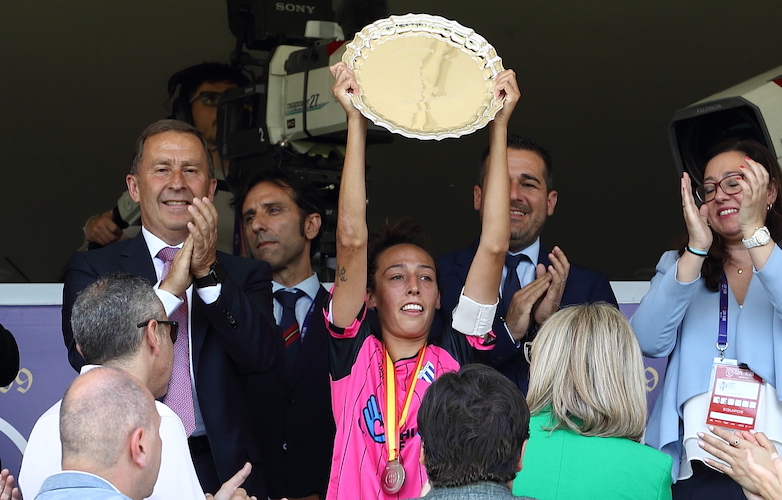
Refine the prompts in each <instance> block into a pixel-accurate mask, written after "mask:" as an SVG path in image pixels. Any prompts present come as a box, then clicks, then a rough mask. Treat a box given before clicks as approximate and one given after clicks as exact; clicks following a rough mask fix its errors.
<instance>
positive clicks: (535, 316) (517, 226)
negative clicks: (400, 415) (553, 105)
mask: <svg viewBox="0 0 782 500" xmlns="http://www.w3.org/2000/svg"><path fill="white" fill-rule="evenodd" d="M488 154H489V152H488V150H487V151H485V152H484V154H483V159H482V162H481V170H480V176H479V184H478V185H476V186H475V187H474V188H473V205H474V207H475V209H476V210H481V184H482V183H483V176H484V172H485V163H486V158H487V157H488ZM508 170H509V175H510V181H511V213H510V218H511V237H510V246H509V249H508V256H507V258H506V269H505V271H503V281H502V285H501V288H500V304H499V307H498V308H497V317H496V319H495V322H494V333H495V334H496V336H497V344H496V345H495V347H494V349H493V350H492V351H491V353H490V354H489V355H488V358H487V362H488V364H490V365H492V366H494V367H495V368H497V369H498V370H499V371H500V372H502V373H503V374H504V375H505V376H506V377H508V378H509V379H510V380H511V381H513V382H515V383H516V385H518V387H519V388H520V389H521V390H522V391H523V392H524V393H526V392H527V387H528V384H529V378H528V377H529V362H528V361H527V360H526V359H525V357H524V356H523V354H522V353H523V349H522V347H523V340H527V341H531V340H532V338H533V337H534V334H535V332H536V331H537V329H538V327H539V326H540V325H541V324H543V322H544V321H546V319H548V317H549V316H551V315H552V314H553V313H555V312H556V311H558V310H559V308H560V307H564V306H567V305H571V304H579V303H584V302H597V301H601V300H602V301H607V302H610V303H612V304H614V305H616V297H614V293H613V291H612V290H611V285H610V283H609V282H608V277H607V276H606V275H605V274H602V273H598V272H595V271H591V270H589V269H586V268H583V267H580V266H576V265H571V264H570V262H569V261H568V259H567V257H566V256H565V253H564V252H563V251H562V249H560V248H559V247H554V249H553V250H552V251H551V252H549V251H547V250H546V249H544V247H543V246H542V245H541V243H540V233H541V232H542V231H543V225H544V224H545V222H546V218H547V217H548V216H550V215H552V214H553V213H554V208H555V207H556V205H557V192H556V191H555V190H554V179H553V172H552V167H551V155H550V154H549V152H548V151H547V150H546V149H545V148H544V147H543V146H542V145H540V144H539V143H537V142H535V141H533V140H531V139H528V138H525V137H520V136H518V135H515V134H510V135H509V136H508ZM477 247H478V242H477V241H475V242H473V244H472V245H470V246H468V247H466V248H463V249H461V250H457V251H456V252H452V253H449V254H447V255H444V256H443V257H441V258H440V259H439V260H438V261H437V266H438V270H439V272H440V293H441V304H442V307H441V308H440V313H439V316H440V318H439V319H440V321H439V322H438V323H439V325H438V327H441V326H442V325H443V324H446V323H447V321H450V314H451V312H452V311H453V309H454V308H455V307H456V304H457V302H458V299H459V293H460V291H461V289H462V287H463V286H464V281H465V280H466V278H467V271H468V270H469V269H470V263H471V262H472V259H473V257H474V256H475V251H476V249H477Z"/></svg>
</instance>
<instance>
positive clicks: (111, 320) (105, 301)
mask: <svg viewBox="0 0 782 500" xmlns="http://www.w3.org/2000/svg"><path fill="white" fill-rule="evenodd" d="M72 324H73V335H74V338H75V339H76V344H77V346H78V349H79V351H80V352H81V353H82V354H83V356H84V359H85V361H86V363H87V364H85V365H84V366H83V367H82V369H81V373H85V372H87V371H90V370H91V369H92V368H95V367H96V366H108V367H113V368H118V369H120V370H123V371H125V372H127V373H129V374H130V375H133V376H134V377H135V378H136V379H138V380H139V381H140V382H141V383H142V384H143V385H144V387H146V388H147V389H148V390H149V391H150V392H151V393H152V395H153V396H154V397H155V398H158V399H159V398H162V397H163V396H164V395H165V394H166V391H167V389H168V382H169V379H170V378H171V369H172V365H173V353H174V342H175V341H176V338H177V330H178V326H179V325H178V323H177V322H176V321H170V320H168V319H167V316H166V311H165V309H164V308H163V304H162V303H161V302H160V300H159V299H158V297H157V295H156V294H155V291H154V290H153V289H152V285H151V283H150V282H149V281H147V280H146V279H144V278H140V277H138V276H133V275H130V274H122V273H113V274H109V275H106V276H103V277H101V278H98V280H97V281H95V282H94V283H92V284H91V285H89V286H88V287H87V288H85V289H84V290H83V291H82V292H81V293H80V294H79V296H78V298H77V299H76V302H75V303H74V305H73V316H72ZM60 404H61V401H58V402H57V403H55V405H54V406H52V407H51V408H49V410H47V411H46V413H44V414H43V415H42V416H41V417H40V418H39V419H38V421H37V422H36V423H35V426H34V427H33V430H32V432H31V433H30V439H29V440H28V443H27V448H26V449H25V453H24V456H23V457H22V467H21V471H20V474H19V485H20V486H21V488H22V492H23V493H24V494H25V496H26V497H27V498H34V497H35V495H36V494H37V493H38V491H39V489H40V487H41V484H43V481H44V479H46V478H47V477H48V476H50V475H52V474H54V473H56V472H59V471H61V470H62V468H61V463H60V461H61V456H62V454H61V452H62V448H61V446H60V428H59V415H60ZM155 406H156V407H157V411H158V413H159V414H160V438H161V440H162V442H163V453H162V460H161V466H160V475H159V476H158V480H157V483H156V484H155V489H154V493H153V495H152V496H151V497H149V498H152V499H168V498H181V499H194V500H195V499H197V500H202V499H203V497H204V493H203V490H202V489H201V485H200V483H199V481H198V477H197V476H196V472H195V469H194V468H193V462H192V460H190V451H189V450H188V446H187V436H186V435H185V431H184V428H183V427H182V421H181V420H180V419H179V417H178V416H177V415H176V414H175V413H174V412H173V411H172V410H171V409H170V408H169V407H167V406H166V405H164V404H163V403H161V402H156V403H155ZM247 472H248V471H247V470H243V471H240V473H239V474H237V475H236V476H235V477H234V478H233V479H232V480H231V482H229V483H226V485H225V488H226V489H225V490H223V491H229V489H230V491H232V489H233V488H236V487H238V486H239V485H241V483H242V481H243V480H244V478H245V477H246V475H247Z"/></svg>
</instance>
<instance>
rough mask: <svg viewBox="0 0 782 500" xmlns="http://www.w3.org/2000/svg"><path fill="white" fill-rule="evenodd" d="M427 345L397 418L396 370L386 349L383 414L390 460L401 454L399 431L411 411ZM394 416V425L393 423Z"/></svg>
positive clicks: (414, 371)
mask: <svg viewBox="0 0 782 500" xmlns="http://www.w3.org/2000/svg"><path fill="white" fill-rule="evenodd" d="M425 353H426V346H423V347H422V348H421V350H420V351H419V352H418V360H417V361H416V363H415V370H413V373H412V374H411V375H410V382H409V383H408V384H407V387H408V389H407V397H405V405H404V407H402V414H401V415H400V416H399V419H398V420H397V418H396V415H397V413H396V370H394V363H393V362H392V361H391V356H390V355H389V354H388V351H386V353H385V354H386V415H384V416H383V422H385V426H386V444H387V445H388V461H389V462H392V461H394V460H396V459H397V457H398V456H399V443H398V441H399V433H400V431H401V430H402V427H403V426H404V425H405V422H407V415H408V413H409V412H410V403H411V402H412V401H413V393H414V392H415V385H416V384H417V383H418V372H419V371H421V365H423V362H424V354H425ZM391 418H393V422H394V425H391Z"/></svg>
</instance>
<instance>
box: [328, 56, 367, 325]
mask: <svg viewBox="0 0 782 500" xmlns="http://www.w3.org/2000/svg"><path fill="white" fill-rule="evenodd" d="M331 73H332V75H334V87H333V89H332V90H333V92H334V96H335V97H336V98H337V100H338V101H339V103H340V104H341V105H342V107H343V109H344V110H345V113H346V114H347V115H348V138H347V144H346V149H345V163H344V165H343V167H342V180H341V182H340V188H339V202H338V204H337V272H336V276H335V279H334V292H333V298H332V319H333V322H334V325H336V326H338V327H340V328H346V327H348V326H350V325H351V324H352V323H353V320H355V319H356V316H357V315H358V313H359V311H361V308H362V307H363V306H364V299H365V296H366V292H367V240H368V231H367V187H366V180H365V161H366V160H365V157H366V154H365V153H366V135H367V121H366V119H365V118H364V117H363V116H362V115H361V113H360V112H359V111H358V109H356V108H355V106H353V103H352V102H351V100H350V94H352V93H354V92H359V88H358V84H357V83H356V80H355V78H354V75H353V71H352V70H351V69H350V68H348V67H347V65H345V63H337V64H335V65H334V66H332V67H331Z"/></svg>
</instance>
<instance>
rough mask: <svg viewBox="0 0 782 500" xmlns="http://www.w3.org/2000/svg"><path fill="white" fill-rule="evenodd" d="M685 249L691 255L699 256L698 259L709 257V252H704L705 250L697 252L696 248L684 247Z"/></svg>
mask: <svg viewBox="0 0 782 500" xmlns="http://www.w3.org/2000/svg"><path fill="white" fill-rule="evenodd" d="M684 249H685V250H687V251H688V252H690V253H691V254H694V255H697V256H698V257H707V256H708V255H709V252H704V251H703V250H695V249H694V248H690V247H688V246H686V247H684Z"/></svg>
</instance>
